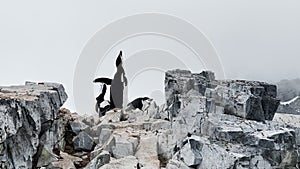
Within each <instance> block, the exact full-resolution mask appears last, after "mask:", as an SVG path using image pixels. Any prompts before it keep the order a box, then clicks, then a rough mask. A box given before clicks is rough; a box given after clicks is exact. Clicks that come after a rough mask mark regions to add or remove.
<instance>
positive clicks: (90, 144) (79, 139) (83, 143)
mask: <svg viewBox="0 0 300 169" xmlns="http://www.w3.org/2000/svg"><path fill="white" fill-rule="evenodd" d="M73 145H74V148H75V151H91V150H92V149H93V148H94V140H93V138H92V137H91V136H89V135H88V134H87V133H86V132H84V131H82V132H80V133H79V134H78V135H77V136H76V137H74V138H73Z"/></svg>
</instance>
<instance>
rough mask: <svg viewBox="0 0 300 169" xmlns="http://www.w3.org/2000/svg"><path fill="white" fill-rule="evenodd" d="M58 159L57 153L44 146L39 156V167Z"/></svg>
mask: <svg viewBox="0 0 300 169" xmlns="http://www.w3.org/2000/svg"><path fill="white" fill-rule="evenodd" d="M54 161H57V158H56V156H55V155H53V154H52V153H51V152H49V151H48V150H47V149H45V148H43V150H42V153H41V156H40V157H39V160H38V163H37V167H43V166H47V165H49V164H50V163H51V162H54Z"/></svg>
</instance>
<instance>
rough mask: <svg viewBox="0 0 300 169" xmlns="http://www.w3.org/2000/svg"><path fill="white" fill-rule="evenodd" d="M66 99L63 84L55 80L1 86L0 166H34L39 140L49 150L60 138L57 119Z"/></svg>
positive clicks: (61, 123) (38, 151)
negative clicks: (52, 81) (54, 81)
mask: <svg viewBox="0 0 300 169" xmlns="http://www.w3.org/2000/svg"><path fill="white" fill-rule="evenodd" d="M66 99H67V94H66V93H65V90H64V87H63V86H62V85H61V84H56V83H38V84H36V83H29V82H27V83H26V84H25V85H23V86H10V87H0V151H1V152H0V168H32V167H34V166H35V165H37V162H38V157H39V155H37V153H42V152H43V151H42V150H43V148H42V147H41V145H42V144H41V143H43V145H44V147H46V148H48V150H47V151H52V148H53V146H54V144H56V143H57V142H58V140H59V139H60V138H61V132H60V131H58V130H59V129H61V126H60V125H63V124H64V123H63V122H58V121H56V119H57V118H58V115H59V109H60V107H61V106H62V105H63V103H64V102H65V101H66ZM58 125H59V126H58ZM62 128H63V127H62ZM52 129H53V130H52ZM57 136H58V137H57ZM44 140H49V142H46V141H44ZM60 146H62V145H60ZM58 147H59V146H58ZM50 148H51V149H50ZM49 149H50V150H49Z"/></svg>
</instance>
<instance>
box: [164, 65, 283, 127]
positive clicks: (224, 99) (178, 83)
mask: <svg viewBox="0 0 300 169" xmlns="http://www.w3.org/2000/svg"><path fill="white" fill-rule="evenodd" d="M190 91H193V92H194V93H198V95H199V96H205V97H206V98H207V99H208V105H207V109H208V110H209V111H210V112H215V113H218V112H219V113H227V114H232V115H235V116H239V117H242V118H245V119H250V120H257V121H264V120H272V119H273V117H274V114H275V112H276V110H277V108H278V106H279V103H280V101H279V100H278V99H276V96H277V88H276V85H272V84H268V83H265V82H257V81H245V80H227V81H224V80H222V81H221V80H216V79H215V76H214V74H213V73H212V72H209V71H204V72H202V73H200V74H197V73H194V74H193V73H191V72H190V71H186V70H172V71H168V72H166V76H165V93H166V101H167V105H168V106H171V111H172V113H173V115H176V112H175V110H178V109H180V108H181V100H180V98H181V97H182V96H184V95H186V94H187V93H189V92H190ZM220 111H221V112H220Z"/></svg>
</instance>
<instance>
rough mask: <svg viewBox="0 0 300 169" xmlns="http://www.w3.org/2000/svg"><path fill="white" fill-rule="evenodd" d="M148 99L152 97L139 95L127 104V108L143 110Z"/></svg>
mask: <svg viewBox="0 0 300 169" xmlns="http://www.w3.org/2000/svg"><path fill="white" fill-rule="evenodd" d="M146 101H151V99H150V98H149V97H139V98H136V99H134V100H133V101H132V102H130V103H129V104H128V105H127V108H126V110H127V111H128V110H132V109H140V110H143V107H144V105H145V102H146Z"/></svg>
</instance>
